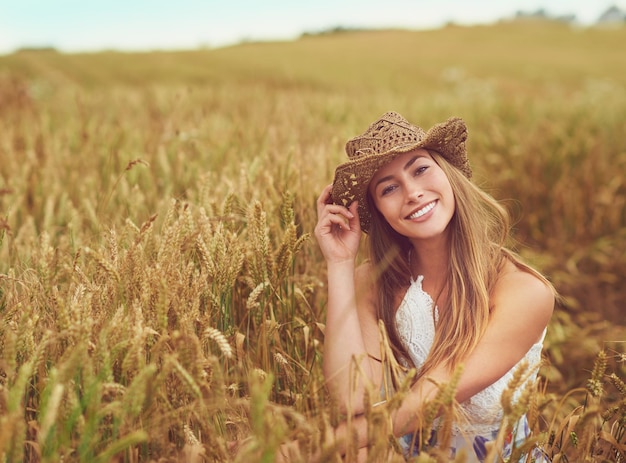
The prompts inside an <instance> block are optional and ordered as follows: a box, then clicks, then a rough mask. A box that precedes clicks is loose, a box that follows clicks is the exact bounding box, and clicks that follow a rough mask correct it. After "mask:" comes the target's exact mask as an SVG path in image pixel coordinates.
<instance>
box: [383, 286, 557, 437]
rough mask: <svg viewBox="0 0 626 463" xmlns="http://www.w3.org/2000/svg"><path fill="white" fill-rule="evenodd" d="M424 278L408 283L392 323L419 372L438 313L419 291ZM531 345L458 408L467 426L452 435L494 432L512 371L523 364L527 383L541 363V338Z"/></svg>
mask: <svg viewBox="0 0 626 463" xmlns="http://www.w3.org/2000/svg"><path fill="white" fill-rule="evenodd" d="M423 279H424V277H423V275H420V276H418V277H417V279H416V280H411V285H410V286H409V288H408V289H407V292H406V294H405V295H404V299H403V300H402V303H401V304H400V307H398V310H397V312H396V316H395V321H396V327H397V330H398V335H399V336H400V340H401V341H402V343H403V344H404V347H405V348H406V350H407V352H408V353H409V356H410V357H411V361H412V362H413V365H414V366H415V367H416V368H420V367H421V366H422V365H423V364H424V361H425V360H426V357H427V356H428V352H429V351H430V348H431V346H432V344H433V341H434V339H435V325H436V323H437V321H438V320H439V311H438V309H437V307H436V306H435V307H433V306H434V302H433V300H432V298H431V297H430V295H429V294H428V293H426V292H425V291H424V290H423V288H422V281H423ZM544 337H545V330H544V332H543V335H542V337H541V339H540V340H539V341H538V342H537V343H535V344H534V345H533V346H532V347H531V348H530V349H529V351H528V352H527V353H526V355H525V356H524V357H523V358H522V360H520V362H519V363H518V364H517V365H515V366H514V367H513V368H511V369H510V370H509V371H508V372H507V373H505V374H504V376H502V377H501V378H500V379H499V380H497V381H496V382H495V383H493V384H491V385H490V386H488V387H487V388H485V389H483V390H482V391H480V392H479V393H477V394H475V395H474V396H472V397H471V398H470V399H468V400H467V401H465V402H463V403H462V404H461V408H462V409H463V411H464V415H466V418H467V423H464V424H463V425H462V426H461V425H457V426H456V429H455V430H454V433H455V434H458V433H461V432H464V430H467V431H470V430H471V433H472V434H475V433H483V432H489V431H491V430H493V429H497V428H498V427H499V424H500V422H501V420H502V406H501V404H500V398H501V396H502V393H503V392H504V390H505V389H506V388H507V385H508V382H509V381H510V379H511V378H512V377H513V373H514V372H515V369H516V368H517V367H519V366H520V364H521V363H522V362H524V361H526V362H527V365H528V368H530V369H532V370H534V374H529V375H528V380H527V381H534V380H535V378H536V375H537V371H538V369H539V365H540V362H541V351H542V348H543V338H544ZM522 390H523V386H522V387H520V388H518V389H517V390H516V391H515V393H514V400H515V398H517V397H518V396H519V394H520V393H521V391H522Z"/></svg>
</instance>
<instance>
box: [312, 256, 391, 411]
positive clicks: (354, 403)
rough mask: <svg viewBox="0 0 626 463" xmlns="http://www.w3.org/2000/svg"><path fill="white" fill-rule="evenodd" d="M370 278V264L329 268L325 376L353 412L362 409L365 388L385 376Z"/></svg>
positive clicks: (378, 382) (379, 382) (343, 404)
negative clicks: (355, 267)
mask: <svg viewBox="0 0 626 463" xmlns="http://www.w3.org/2000/svg"><path fill="white" fill-rule="evenodd" d="M371 279H372V278H371V266H370V265H369V264H364V265H362V266H360V267H359V268H358V269H356V271H352V272H350V271H349V269H348V268H344V267H339V266H334V265H332V266H331V265H329V268H328V308H327V315H326V329H325V337H324V357H323V370H324V377H325V378H326V383H327V385H328V387H329V390H330V392H331V395H332V396H333V397H334V398H335V399H337V400H338V401H339V404H340V406H342V407H343V408H344V409H345V411H346V412H348V413H350V414H358V413H361V412H362V411H363V408H364V404H363V394H364V392H365V388H366V387H368V386H369V387H373V389H374V391H378V390H379V389H380V384H381V380H382V364H381V362H380V333H379V328H378V321H377V318H376V310H375V305H374V304H375V302H374V298H373V296H375V290H374V284H373V282H372V281H371ZM357 295H358V296H357ZM356 368H358V372H357V371H355V369H356Z"/></svg>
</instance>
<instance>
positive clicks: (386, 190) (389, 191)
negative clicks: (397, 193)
mask: <svg viewBox="0 0 626 463" xmlns="http://www.w3.org/2000/svg"><path fill="white" fill-rule="evenodd" d="M394 188H395V186H394V185H389V186H386V187H385V188H383V189H382V191H381V192H380V195H381V196H385V195H386V194H389V193H391V192H392V191H393V189H394Z"/></svg>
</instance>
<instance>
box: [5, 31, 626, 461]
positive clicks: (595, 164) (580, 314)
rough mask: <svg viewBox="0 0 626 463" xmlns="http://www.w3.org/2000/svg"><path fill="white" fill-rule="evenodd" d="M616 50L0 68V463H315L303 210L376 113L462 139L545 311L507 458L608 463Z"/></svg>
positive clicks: (8, 60)
mask: <svg viewBox="0 0 626 463" xmlns="http://www.w3.org/2000/svg"><path fill="white" fill-rule="evenodd" d="M624 43H626V29H623V28H622V29H580V30H576V29H570V28H568V27H566V26H561V25H552V24H548V23H533V22H529V23H511V24H498V25H494V26H490V27H475V28H461V27H454V26H451V27H447V28H445V29H442V30H436V31H424V32H409V31H376V32H358V33H357V32H354V33H337V34H329V35H320V36H312V37H304V38H302V39H300V40H298V41H294V42H286V43H248V44H242V45H239V46H234V47H228V48H223V49H215V50H196V51H188V52H178V53H145V54H124V53H112V52H109V53H100V54H85V55H63V54H57V53H54V52H40V53H38V52H23V53H16V54H13V55H8V56H2V57H0V134H1V136H0V460H1V461H22V460H24V461H50V462H52V461H61V460H63V461H99V462H108V461H128V462H137V461H151V460H154V461H157V460H158V461H180V460H183V459H187V461H238V462H239V461H240V462H248V461H272V459H273V455H274V453H275V452H276V449H277V447H278V445H279V444H280V443H281V442H282V441H284V440H286V439H288V438H291V439H297V440H299V441H300V442H301V443H302V446H301V447H302V449H303V450H302V458H301V461H307V455H309V453H310V452H315V451H322V452H323V454H324V455H325V456H326V457H327V459H328V460H332V458H333V449H332V448H320V440H319V430H320V429H328V428H329V427H330V426H332V425H333V424H336V422H337V420H338V411H337V410H336V408H335V407H334V406H333V404H331V403H330V402H329V400H328V397H327V395H326V392H325V389H324V385H323V377H322V373H321V363H320V358H321V355H322V353H323V345H324V335H323V329H324V326H323V322H324V310H325V291H324V281H325V267H324V263H323V261H322V258H321V255H320V254H319V252H318V250H317V248H316V245H315V242H314V240H313V239H312V237H311V233H312V230H313V227H314V224H315V220H316V218H315V208H314V206H315V204H314V203H315V198H316V197H317V195H318V194H319V191H320V190H321V189H322V188H323V187H324V186H325V185H326V184H327V183H329V182H330V181H331V180H332V173H333V170H334V167H335V166H336V164H337V163H338V162H340V161H342V160H343V158H344V153H343V145H344V143H345V140H346V139H347V138H349V137H352V136H354V135H356V134H357V133H360V132H361V131H362V130H363V129H364V128H365V127H366V125H367V124H368V123H369V122H370V121H372V120H374V119H375V118H376V117H378V116H379V115H380V114H382V113H383V112H385V111H387V110H396V111H398V112H400V113H402V114H403V115H406V116H407V117H408V118H409V119H410V120H414V121H416V122H419V123H420V124H421V125H423V126H430V125H431V124H433V123H435V122H438V121H441V120H444V119H445V118H447V117H448V116H451V115H457V116H461V117H463V118H464V119H465V120H466V121H467V123H468V126H469V129H470V132H469V141H468V146H469V155H470V162H471V164H472V166H473V168H474V171H475V179H476V181H477V182H478V183H479V184H480V185H481V186H484V187H485V188H486V189H487V190H488V191H490V192H491V193H492V194H493V195H494V196H496V197H497V198H499V199H502V200H503V201H505V204H506V205H507V207H509V208H510V210H511V211H512V212H513V214H514V216H515V218H516V225H515V236H516V238H517V240H518V246H517V249H518V251H519V252H520V253H521V254H522V255H524V256H525V257H526V258H527V259H529V260H530V261H531V262H532V263H533V264H534V265H536V266H537V267H539V268H540V269H541V270H542V271H543V272H544V273H545V274H547V275H548V277H549V278H550V279H551V280H552V281H553V282H554V284H555V285H556V287H557V289H558V290H559V292H560V293H561V295H562V296H563V304H562V306H561V307H559V309H558V310H557V311H556V312H555V316H554V318H553V320H552V322H551V325H550V328H549V331H548V337H547V340H546V349H545V357H546V363H545V365H544V367H543V368H542V375H541V376H542V378H543V381H542V384H541V387H540V389H539V391H538V392H537V393H536V394H533V395H532V397H530V398H529V399H528V400H529V403H530V407H531V408H530V409H531V413H530V414H529V418H530V420H531V425H532V427H533V429H534V430H535V434H534V436H535V437H534V439H535V441H536V442H535V441H533V442H529V443H528V445H532V444H534V443H539V444H540V445H542V446H543V448H544V449H545V450H546V451H547V452H548V453H549V454H550V455H552V456H553V457H555V461H557V458H561V460H560V461H570V462H574V461H591V462H598V463H599V462H603V461H625V460H624V459H625V455H624V452H625V450H624V449H625V448H626V387H625V386H624V378H625V373H626V367H625V362H624V356H625V355H626V354H625V352H626V347H625V344H624V343H625V341H626V326H625V325H624V318H623V317H624V315H623V313H624V309H625V301H626V286H625V285H624V284H623V279H624V277H625V276H626V138H625V137H624V134H625V133H626V61H625V60H624V59H623V44H624ZM514 412H515V410H513V411H512V412H511V413H514ZM371 419H372V423H379V422H384V420H385V419H386V417H384V416H377V415H376V413H374V412H372V418H371ZM377 420H379V421H377ZM388 442H389V441H388V439H387V436H385V435H381V436H380V438H379V439H378V440H377V441H376V442H375V443H374V444H373V447H372V453H373V454H375V455H379V457H380V458H381V459H382V458H383V457H382V456H381V455H385V456H386V458H388V460H385V461H403V460H402V459H401V456H400V454H399V453H398V452H397V449H395V448H393V447H392V446H389V444H388ZM422 457H423V458H422ZM422 457H420V458H421V459H420V460H419V461H442V460H438V459H436V457H435V455H434V454H433V457H432V458H433V459H432V460H426V454H423V456H422ZM298 461H300V460H298ZM333 461H334V460H333ZM376 461H382V460H376Z"/></svg>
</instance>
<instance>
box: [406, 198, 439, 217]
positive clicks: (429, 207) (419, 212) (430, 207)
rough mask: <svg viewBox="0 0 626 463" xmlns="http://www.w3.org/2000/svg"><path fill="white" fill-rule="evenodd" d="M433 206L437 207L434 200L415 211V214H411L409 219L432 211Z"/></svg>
mask: <svg viewBox="0 0 626 463" xmlns="http://www.w3.org/2000/svg"><path fill="white" fill-rule="evenodd" d="M433 207H435V202H434V201H433V202H432V203H430V204H428V205H427V206H424V207H422V208H421V209H420V210H419V211H417V212H414V213H413V214H411V215H410V216H409V219H417V218H418V217H421V216H423V215H424V214H426V213H427V212H430V211H431V210H432V209H433Z"/></svg>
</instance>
